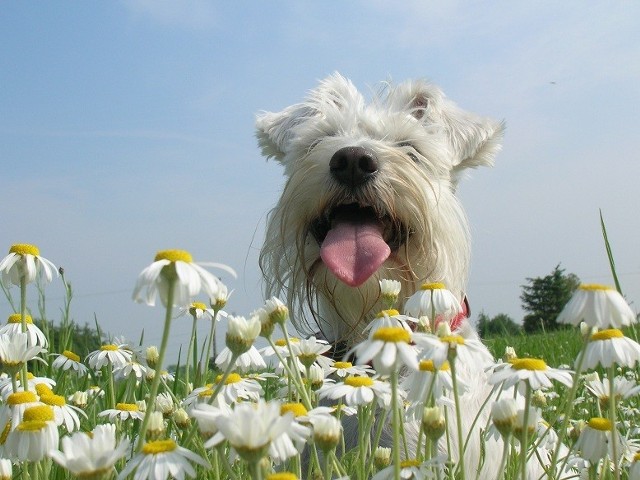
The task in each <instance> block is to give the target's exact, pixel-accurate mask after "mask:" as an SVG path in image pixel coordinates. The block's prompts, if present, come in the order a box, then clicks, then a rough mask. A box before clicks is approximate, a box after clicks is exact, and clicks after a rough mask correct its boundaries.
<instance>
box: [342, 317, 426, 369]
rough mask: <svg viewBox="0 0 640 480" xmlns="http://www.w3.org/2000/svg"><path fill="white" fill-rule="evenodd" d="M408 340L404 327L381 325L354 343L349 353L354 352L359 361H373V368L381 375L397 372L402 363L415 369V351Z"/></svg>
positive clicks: (416, 363)
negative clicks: (364, 338) (366, 337)
mask: <svg viewBox="0 0 640 480" xmlns="http://www.w3.org/2000/svg"><path fill="white" fill-rule="evenodd" d="M410 342H411V334H410V333H409V332H407V331H406V330H405V329H404V328H402V327H381V328H378V329H377V330H375V331H374V332H372V334H371V335H370V336H369V338H368V339H366V340H364V341H363V342H360V343H359V344H358V345H356V346H355V347H354V348H353V349H352V350H351V352H350V353H355V355H356V357H357V359H358V362H359V363H362V364H365V363H368V362H370V361H373V368H375V370H376V371H377V372H378V373H381V374H383V375H388V374H390V373H391V372H394V371H395V372H397V371H398V370H399V369H400V367H401V366H403V365H406V366H408V367H409V368H410V369H411V370H417V369H418V360H417V356H416V355H417V352H416V349H415V348H414V347H413V346H412V345H410Z"/></svg>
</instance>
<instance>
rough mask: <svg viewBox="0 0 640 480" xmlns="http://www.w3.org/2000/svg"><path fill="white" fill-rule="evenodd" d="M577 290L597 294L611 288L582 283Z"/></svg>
mask: <svg viewBox="0 0 640 480" xmlns="http://www.w3.org/2000/svg"><path fill="white" fill-rule="evenodd" d="M578 288H579V289H580V290H586V291H588V292H598V291H607V290H613V288H611V287H610V286H608V285H600V284H597V283H583V284H582V285H580V286H579V287H578Z"/></svg>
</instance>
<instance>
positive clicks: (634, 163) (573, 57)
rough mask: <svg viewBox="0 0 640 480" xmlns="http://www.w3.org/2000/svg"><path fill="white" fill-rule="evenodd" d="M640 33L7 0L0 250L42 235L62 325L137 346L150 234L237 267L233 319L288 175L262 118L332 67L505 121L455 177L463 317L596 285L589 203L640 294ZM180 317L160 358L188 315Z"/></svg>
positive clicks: (365, 10) (415, 12) (510, 9)
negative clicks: (543, 282) (491, 155)
mask: <svg viewBox="0 0 640 480" xmlns="http://www.w3.org/2000/svg"><path fill="white" fill-rule="evenodd" d="M639 27H640V4H638V3H632V2H615V3H612V2H578V1H567V2H555V1H549V2H544V1H538V2H510V1H504V2H490V3H488V2H453V1H452V2H422V1H413V2H412V1H407V2H392V1H369V2H365V1H361V2H358V1H350V2H293V1H282V2H242V1H241V2H205V1H196V0H190V1H188V0H181V1H178V0H176V1H167V0H155V1H153V0H132V1H120V2H117V1H114V2H4V3H3V5H2V8H1V9H0V60H1V62H2V68H0V172H1V173H0V191H2V193H3V196H4V201H5V202H4V203H5V207H4V208H3V211H2V214H1V215H0V222H1V225H2V228H0V248H5V249H6V250H7V251H8V248H9V246H10V245H11V244H13V243H22V242H25V243H33V244H36V245H38V246H39V247H40V250H41V253H42V255H43V256H45V257H47V258H49V259H50V260H52V261H53V262H54V263H56V265H62V266H64V267H65V270H66V272H67V273H66V275H67V279H68V280H69V281H70V282H71V283H72V286H73V288H74V291H75V298H74V301H73V303H72V314H73V317H74V319H75V320H76V321H77V322H79V323H84V322H88V323H93V319H94V315H95V317H96V318H97V319H98V321H99V322H100V324H101V325H102V327H103V328H104V329H105V330H107V331H109V332H111V333H112V334H114V335H125V336H127V337H128V338H131V339H137V338H138V336H139V334H140V331H141V330H143V329H144V331H145V343H147V344H149V343H157V342H158V341H159V336H160V329H161V328H160V323H161V321H162V320H161V319H162V318H163V313H162V311H161V309H159V308H151V307H147V306H143V305H138V304H135V303H133V302H132V301H131V291H132V288H133V285H134V284H135V280H136V277H137V275H138V273H139V272H140V271H141V270H142V269H143V268H144V267H145V266H146V265H148V264H149V263H150V262H151V261H152V260H153V257H154V255H155V252H156V251H157V250H161V249H165V248H182V249H186V250H189V251H190V252H191V253H192V254H193V255H194V257H195V259H196V260H202V261H219V262H224V263H227V264H229V265H231V266H233V267H234V268H235V269H236V270H237V271H238V272H239V275H240V276H239V279H238V280H232V279H229V278H225V281H226V282H227V283H228V285H229V287H230V288H232V289H234V293H233V295H232V297H231V301H230V304H229V310H230V311H233V312H236V313H238V314H248V313H249V312H250V311H251V310H253V309H254V308H256V307H258V306H259V305H260V304H261V302H262V295H261V289H260V274H259V272H258V268H257V252H258V250H259V247H260V245H261V243H262V240H263V229H264V219H265V216H266V214H267V212H268V211H269V209H270V207H271V206H272V205H273V204H274V203H275V201H276V199H277V197H278V192H279V190H280V188H281V186H282V183H283V180H282V172H281V167H280V166H279V165H277V164H276V163H274V162H266V161H265V160H264V159H263V158H261V156H260V152H259V149H258V148H257V146H256V141H255V139H254V132H253V123H254V118H255V114H256V113H257V112H258V111H260V110H274V111H275V110H279V109H282V108H284V107H286V106H288V105H290V104H292V103H295V102H298V101H300V100H301V99H302V98H303V97H304V95H305V93H306V92H307V91H308V90H309V89H311V88H313V87H314V86H315V85H316V83H317V81H318V80H319V79H322V78H324V77H325V76H327V75H329V74H330V73H332V72H334V71H339V72H341V73H342V74H343V75H345V76H347V77H349V78H351V79H352V80H353V82H354V83H355V84H356V85H357V86H358V87H359V88H360V89H361V90H362V91H363V92H364V93H365V94H368V92H370V91H374V90H375V89H376V86H377V84H378V82H380V81H383V80H390V79H391V80H395V81H402V80H405V79H407V78H417V77H424V78H428V79H430V80H432V81H433V82H435V83H436V84H438V85H440V86H441V87H442V89H443V90H444V91H445V93H446V94H447V95H448V96H449V97H450V98H452V99H453V100H454V101H456V102H457V103H458V104H459V105H461V106H462V107H464V108H466V109H468V110H471V111H474V112H476V113H480V114H483V115H488V116H493V117H495V118H499V119H504V120H505V121H506V124H507V132H506V137H505V141H504V149H503V151H502V152H501V153H500V154H499V156H498V158H497V161H496V166H495V167H494V168H493V169H482V170H478V171H474V172H473V174H472V175H471V177H470V178H469V179H467V180H466V181H464V182H463V183H462V184H461V186H460V190H459V193H460V196H461V197H462V200H463V202H464V204H465V205H466V207H467V212H468V215H469V219H470V223H471V226H472V231H473V236H474V240H473V241H474V244H473V263H472V276H471V280H470V284H469V298H470V301H471V306H472V309H473V311H474V312H475V313H478V312H480V311H484V312H485V313H487V314H490V315H495V314H498V313H508V314H510V315H511V316H513V317H514V318H516V319H520V318H521V317H522V311H521V310H520V301H519V295H520V291H521V289H520V286H521V285H522V284H523V283H525V281H526V280H525V279H526V278H527V277H535V276H541V275H546V274H548V273H550V272H551V271H552V270H553V268H554V267H555V266H556V265H557V264H558V263H561V264H562V266H563V267H564V268H565V269H566V270H567V271H569V272H573V273H576V274H577V275H578V276H580V277H581V278H582V280H583V281H586V282H600V283H611V277H610V275H609V271H608V264H607V261H606V256H605V253H604V247H603V243H602V239H601V236H600V226H599V218H598V210H599V209H600V208H601V209H602V210H603V213H604V216H605V220H606V221H607V226H608V229H609V235H610V240H611V242H612V246H613V249H614V254H615V256H616V261H617V266H618V271H619V273H620V279H621V282H622V287H623V290H624V292H625V293H626V295H627V297H628V299H629V300H630V301H631V302H633V303H634V308H635V309H636V310H637V309H638V303H637V302H638V301H640V254H639V253H638V252H639V249H638V239H639V238H640V227H639V222H638V218H637V210H638V208H639V207H640V193H639V189H638V179H639V178H640V162H639V161H638V151H640V136H639V135H638V131H639V127H640V116H639V114H638V112H639V111H640V88H639V87H638V85H640V43H639V42H638V41H637V31H638V29H639ZM2 245H4V247H2ZM61 291H62V290H61V288H60V285H59V282H58V283H57V284H54V285H52V286H51V287H49V288H48V289H47V295H48V298H49V303H48V311H49V314H50V315H51V316H52V317H53V318H58V317H59V306H60V305H61V300H60V295H61ZM14 293H16V292H15V291H14ZM29 296H30V299H31V305H32V306H33V308H35V291H30V293H29ZM10 313H11V312H10V307H9V305H8V303H7V302H6V301H4V299H0V317H1V316H2V315H5V314H6V315H9V314H10ZM174 327H175V328H174V334H173V335H172V339H171V348H172V352H173V353H174V354H175V352H177V350H178V346H179V345H180V343H181V342H186V341H187V340H188V330H189V328H190V323H189V322H188V321H187V320H177V321H176V323H175V324H174ZM204 331H205V330H203V332H204Z"/></svg>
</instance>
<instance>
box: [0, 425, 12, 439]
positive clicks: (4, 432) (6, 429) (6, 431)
mask: <svg viewBox="0 0 640 480" xmlns="http://www.w3.org/2000/svg"><path fill="white" fill-rule="evenodd" d="M10 431H11V421H8V422H7V424H6V425H5V426H4V430H2V434H0V445H4V443H5V442H6V441H7V437H8V436H9V432H10Z"/></svg>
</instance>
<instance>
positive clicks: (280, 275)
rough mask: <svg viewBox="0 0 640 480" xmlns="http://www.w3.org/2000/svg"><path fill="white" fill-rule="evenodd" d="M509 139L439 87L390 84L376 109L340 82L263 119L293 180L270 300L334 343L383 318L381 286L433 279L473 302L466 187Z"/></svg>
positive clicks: (275, 247)
mask: <svg viewBox="0 0 640 480" xmlns="http://www.w3.org/2000/svg"><path fill="white" fill-rule="evenodd" d="M502 132H503V125H502V124H501V123H499V122H495V121H492V120H489V119H486V118H482V117H478V116H476V115H473V114H471V113H468V112H465V111H463V110H461V109H459V108H458V107H457V106H456V105H455V104H453V103H452V102H451V101H449V100H448V99H446V98H445V96H444V95H443V94H442V92H441V91H440V90H439V89H438V88H437V87H435V86H433V85H431V84H429V83H427V82H424V81H415V82H407V83H404V84H401V85H398V86H395V87H394V86H391V85H386V87H385V88H384V89H383V91H382V92H381V93H380V94H379V95H376V96H375V98H374V99H373V100H372V101H371V102H369V103H367V102H366V101H365V99H364V98H363V97H362V95H361V94H360V93H359V92H358V91H357V90H356V88H355V87H354V86H353V84H352V83H351V82H350V81H349V80H347V79H345V78H344V77H342V76H340V75H338V74H334V75H332V76H330V77H329V78H327V79H325V80H324V81H322V82H321V83H320V85H319V86H318V87H317V88H316V89H315V90H313V91H311V93H310V94H309V96H308V97H307V99H306V101H304V102H303V103H300V104H296V105H293V106H291V107H288V108H286V109H284V110H283V111H281V112H279V113H263V114H260V115H259V116H258V119H257V136H258V140H259V143H260V146H261V148H262V151H263V153H264V154H265V155H266V156H267V157H272V158H275V159H276V160H277V161H279V162H280V163H281V164H282V165H283V166H284V169H285V175H286V177H287V183H286V186H285V188H284V191H283V193H282V196H281V198H280V201H279V202H278V205H277V206H276V207H275V208H274V210H273V211H272V212H271V214H270V216H269V222H268V226H267V234H266V240H265V244H264V246H263V249H262V252H261V256H260V264H261V268H262V270H263V272H264V274H265V280H266V286H267V292H266V293H267V295H279V296H281V297H286V298H287V299H288V302H289V307H290V308H291V309H292V311H293V312H298V315H301V314H302V310H303V309H304V307H305V306H307V307H308V308H309V311H310V312H311V313H312V314H313V315H314V316H315V319H316V323H317V324H318V325H319V326H320V328H321V329H322V330H323V331H324V333H325V335H326V336H328V337H329V338H331V339H334V338H337V337H343V336H345V335H350V334H351V330H353V329H354V327H355V326H356V325H357V324H358V323H359V322H361V321H362V320H363V319H365V318H366V316H367V315H368V314H369V313H370V311H371V310H372V309H374V307H375V306H376V302H377V300H378V297H379V286H378V280H379V279H382V278H390V279H397V280H400V281H401V282H402V284H403V287H404V288H403V292H402V293H403V294H405V295H408V294H410V293H411V292H412V291H413V290H415V289H416V287H417V286H418V285H419V283H420V282H423V281H442V282H444V283H445V284H446V285H447V286H448V288H449V289H450V290H452V291H454V292H456V293H458V294H462V291H463V289H464V285H465V283H466V280H467V269H468V264H469V233H468V226H467V222H466V219H465V215H464V212H463V210H462V208H461V206H460V204H459V202H458V200H457V198H456V196H455V188H456V185H457V183H458V181H459V179H460V177H461V175H462V173H463V172H464V171H465V170H466V169H468V168H473V167H478V166H481V165H491V164H492V162H493V157H494V154H495V153H496V152H497V151H498V149H499V148H500V143H499V142H500V139H501V136H502ZM294 318H295V317H294ZM297 324H298V326H299V324H300V318H298V322H297Z"/></svg>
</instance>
